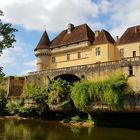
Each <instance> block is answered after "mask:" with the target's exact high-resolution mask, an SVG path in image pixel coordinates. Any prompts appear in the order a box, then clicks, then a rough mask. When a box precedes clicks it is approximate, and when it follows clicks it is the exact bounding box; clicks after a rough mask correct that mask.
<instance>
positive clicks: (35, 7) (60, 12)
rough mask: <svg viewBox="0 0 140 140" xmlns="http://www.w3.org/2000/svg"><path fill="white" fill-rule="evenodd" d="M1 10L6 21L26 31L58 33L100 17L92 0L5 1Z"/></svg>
mask: <svg viewBox="0 0 140 140" xmlns="http://www.w3.org/2000/svg"><path fill="white" fill-rule="evenodd" d="M1 5H2V6H1V8H2V10H3V11H4V14H5V17H4V18H5V20H7V21H9V22H12V23H15V24H18V25H22V26H23V27H25V28H26V29H30V30H32V29H33V30H41V29H43V28H44V25H46V28H47V30H49V31H58V30H61V29H64V27H65V26H66V25H67V24H68V23H69V22H70V23H74V24H81V23H84V22H88V18H89V17H90V18H95V17H96V16H97V15H98V12H99V11H98V6H97V4H96V3H94V2H92V1H91V0H68V1H66V0H51V1H50V0H39V1H38V0H24V1H19V0H10V1H9V0H4V1H3V2H2V3H1Z"/></svg>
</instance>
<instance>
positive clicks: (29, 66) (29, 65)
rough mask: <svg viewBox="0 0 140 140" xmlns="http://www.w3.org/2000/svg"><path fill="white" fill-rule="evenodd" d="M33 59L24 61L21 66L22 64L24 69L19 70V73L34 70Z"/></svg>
mask: <svg viewBox="0 0 140 140" xmlns="http://www.w3.org/2000/svg"><path fill="white" fill-rule="evenodd" d="M35 62H36V61H35V60H33V61H28V62H24V63H23V66H24V70H23V71H22V72H21V74H24V75H26V74H27V73H28V72H32V71H35V69H36V67H35V66H36V65H35Z"/></svg>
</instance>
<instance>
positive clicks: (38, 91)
mask: <svg viewBox="0 0 140 140" xmlns="http://www.w3.org/2000/svg"><path fill="white" fill-rule="evenodd" d="M22 97H23V98H25V99H32V100H33V101H35V103H36V105H37V107H35V108H34V107H33V109H31V110H33V112H35V110H36V111H37V112H38V114H40V115H41V114H42V113H44V111H45V110H46V109H47V108H48V105H47V100H48V87H47V86H44V85H43V86H40V85H39V86H38V85H35V84H32V83H27V84H26V85H25V86H24V89H23V94H22ZM22 110H23V112H24V113H25V112H26V110H27V112H32V111H31V110H30V109H26V108H22ZM22 110H21V112H22Z"/></svg>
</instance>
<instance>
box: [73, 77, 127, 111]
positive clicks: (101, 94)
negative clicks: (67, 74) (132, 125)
mask: <svg viewBox="0 0 140 140" xmlns="http://www.w3.org/2000/svg"><path fill="white" fill-rule="evenodd" d="M126 85H127V79H126V78H125V77H124V75H122V74H116V75H114V76H111V77H110V78H109V79H107V80H103V81H97V82H88V81H86V82H85V81H84V82H77V83H75V84H74V86H73V87H72V89H71V98H72V100H73V102H74V105H75V107H76V108H77V109H79V110H80V111H83V110H84V109H85V107H86V106H87V105H88V104H89V102H90V101H102V102H105V103H106V104H108V105H109V106H110V107H112V108H114V109H118V108H120V107H121V102H122V99H123V96H124V94H125V88H126Z"/></svg>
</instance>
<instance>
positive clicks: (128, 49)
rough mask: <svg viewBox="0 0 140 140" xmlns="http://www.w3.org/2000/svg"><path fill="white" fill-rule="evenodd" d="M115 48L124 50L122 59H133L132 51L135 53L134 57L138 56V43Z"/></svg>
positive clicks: (139, 53) (139, 46) (139, 52)
mask: <svg viewBox="0 0 140 140" xmlns="http://www.w3.org/2000/svg"><path fill="white" fill-rule="evenodd" d="M117 48H118V49H119V50H120V49H124V57H133V51H136V56H140V42H135V43H129V44H124V45H118V46H117Z"/></svg>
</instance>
